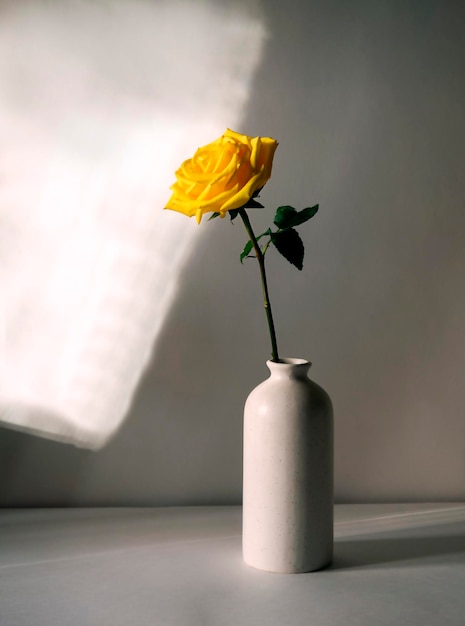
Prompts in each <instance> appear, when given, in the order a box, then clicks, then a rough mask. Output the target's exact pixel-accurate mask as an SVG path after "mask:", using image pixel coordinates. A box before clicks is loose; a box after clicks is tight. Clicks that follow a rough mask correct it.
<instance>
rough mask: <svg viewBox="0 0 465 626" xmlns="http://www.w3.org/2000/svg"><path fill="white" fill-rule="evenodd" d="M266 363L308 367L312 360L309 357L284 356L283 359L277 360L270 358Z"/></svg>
mask: <svg viewBox="0 0 465 626" xmlns="http://www.w3.org/2000/svg"><path fill="white" fill-rule="evenodd" d="M266 364H267V365H268V366H270V365H271V366H272V367H273V366H275V365H278V366H279V365H288V366H289V365H306V366H307V367H310V366H311V362H310V361H309V360H308V359H301V358H294V357H284V358H282V359H278V360H277V361H273V360H271V359H270V360H268V361H267V362H266Z"/></svg>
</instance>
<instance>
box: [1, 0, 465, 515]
mask: <svg viewBox="0 0 465 626" xmlns="http://www.w3.org/2000/svg"><path fill="white" fill-rule="evenodd" d="M262 9H263V13H264V15H265V19H266V23H267V28H268V30H269V35H270V36H269V39H268V42H267V46H266V49H265V54H264V59H263V62H262V65H261V66H260V68H259V71H258V73H257V76H256V79H255V81H254V89H253V91H252V93H251V96H250V101H249V105H248V108H247V111H246V115H245V117H244V119H243V123H242V125H241V127H240V128H238V129H237V130H240V131H242V132H245V133H247V134H251V135H270V136H272V137H275V138H277V139H278V140H279V142H280V146H279V149H278V152H277V154H276V159H275V167H274V173H273V178H272V180H271V182H270V183H269V184H268V185H267V187H266V188H265V190H264V192H263V194H262V199H263V201H264V202H265V203H266V204H267V206H269V207H270V209H271V208H273V209H274V207H275V206H278V205H279V204H283V203H290V204H293V205H294V206H296V207H297V208H303V207H304V206H308V205H309V204H313V203H316V202H319V204H320V213H319V214H318V216H317V217H315V219H314V220H312V221H311V222H309V223H308V224H307V225H306V226H305V227H303V228H302V229H301V233H302V237H303V239H304V242H305V246H306V260H305V264H304V270H303V272H301V273H299V272H298V271H297V270H295V269H294V268H292V267H291V266H290V265H288V264H287V263H286V262H285V261H284V260H282V259H281V258H277V255H273V254H272V253H270V254H269V262H268V263H269V273H270V289H271V294H272V302H273V306H274V311H275V317H276V325H277V331H278V339H279V342H280V347H281V353H282V354H283V355H287V356H303V357H306V358H309V359H310V360H311V361H312V362H313V366H312V369H311V374H312V375H313V378H314V379H315V380H316V381H317V382H319V383H320V384H321V385H323V386H324V387H325V388H326V389H327V390H328V392H329V393H330V395H331V397H332V399H333V402H334V407H335V426H336V441H335V444H336V460H335V470H336V476H335V478H336V484H335V487H336V499H337V500H338V501H343V502H347V501H358V502H362V501H370V502H373V501H404V500H416V501H418V500H458V499H463V498H464V497H465V411H464V408H463V407H464V405H465V391H464V387H463V383H462V379H463V372H464V371H465V333H464V331H463V319H464V318H465V287H464V280H463V268H464V265H465V212H464V196H465V194H464V192H465V177H464V174H463V171H464V164H465V141H464V140H465V118H464V115H463V111H464V110H465V84H464V82H465V81H464V76H465V46H464V40H465V4H464V3H463V2H454V1H452V0H449V1H447V0H446V1H439V0H438V1H428V0H421V1H420V0H418V1H414V0H407V1H402V2H401V1H400V0H399V1H396V0H391V1H389V0H384V1H383V0H375V1H368V0H366V1H363V0H353V1H352V2H346V1H344V0H340V1H329V2H328V1H327V0H314V1H311V2H308V1H307V0H288V1H287V2H286V3H283V2H278V1H275V0H273V1H264V2H263V3H262ZM210 139H211V138H210V137H208V138H206V142H207V141H209V140H210ZM186 156H188V155H186ZM270 216H271V210H270V211H268V212H267V211H263V212H262V213H260V214H258V213H257V214H256V215H255V214H254V215H253V218H254V224H255V225H256V226H257V229H260V228H261V227H262V226H263V227H267V226H268V223H269V221H270ZM192 228H197V227H196V225H195V223H194V222H192ZM200 228H202V229H203V231H204V232H203V233H202V238H201V239H200V243H201V245H199V247H198V248H197V249H196V250H195V252H194V253H193V255H192V257H191V259H190V261H189V263H188V265H187V266H186V268H185V270H184V272H183V274H182V276H181V282H180V291H179V295H178V298H177V300H176V302H175V304H174V306H173V309H172V311H171V314H170V316H169V318H168V320H167V322H166V324H165V327H164V329H163V331H162V334H161V337H160V340H159V341H158V343H157V346H156V350H155V351H154V354H153V358H152V361H151V363H150V367H149V368H148V370H147V371H146V373H145V376H144V378H143V380H142V381H141V383H140V386H139V389H138V392H137V395H136V397H135V401H134V403H133V406H132V408H131V410H130V414H129V416H128V418H127V420H126V421H125V423H124V426H123V428H122V429H121V430H120V432H119V433H118V434H117V435H116V436H115V438H114V439H113V440H112V441H111V442H110V443H109V444H108V446H107V447H106V448H104V449H103V450H101V451H100V452H97V453H94V452H88V451H84V450H79V449H75V448H73V447H70V446H66V445H63V444H59V443H54V442H50V441H46V440H41V439H38V438H34V437H32V436H28V435H24V434H21V433H15V432H11V431H8V430H6V429H0V504H1V505H2V506H16V505H20V506H23V505H25V506H27V505H124V504H134V505H164V504H169V505H172V504H192V503H198V504H204V503H238V502H240V499H241V478H242V477H241V439H242V432H241V429H242V407H243V402H244V399H245V397H246V395H247V393H248V392H249V391H250V390H251V389H252V388H253V387H254V386H255V385H256V384H257V383H258V382H260V380H262V379H263V378H265V376H266V374H267V370H266V367H265V365H264V362H265V360H266V358H267V357H268V354H269V347H268V338H267V334H266V326H265V318H264V314H263V310H262V307H261V298H260V288H259V280H258V274H257V268H256V267H255V265H254V262H253V261H252V260H250V261H248V262H247V263H245V264H244V266H241V265H240V264H239V262H238V254H239V252H240V250H241V249H242V246H243V244H244V241H245V237H244V233H243V232H242V230H241V225H240V224H237V225H231V224H230V223H229V220H224V221H223V220H217V221H214V222H210V223H208V222H205V223H202V225H201V226H200Z"/></svg>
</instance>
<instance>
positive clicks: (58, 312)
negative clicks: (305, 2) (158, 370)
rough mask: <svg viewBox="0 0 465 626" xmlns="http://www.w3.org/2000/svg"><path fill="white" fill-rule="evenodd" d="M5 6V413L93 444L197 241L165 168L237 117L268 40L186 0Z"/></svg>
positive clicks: (48, 433) (116, 421) (239, 19)
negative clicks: (171, 201)
mask: <svg viewBox="0 0 465 626" xmlns="http://www.w3.org/2000/svg"><path fill="white" fill-rule="evenodd" d="M0 14H1V16H2V19H1V22H0V24H1V25H0V92H1V93H2V100H1V101H0V136H1V138H2V151H1V154H0V284H1V294H0V311H1V313H0V324H1V326H2V329H0V331H1V332H2V337H0V343H1V345H0V358H1V360H2V362H1V364H0V367H1V370H0V373H1V376H0V422H1V423H3V425H6V426H9V427H12V428H17V429H24V430H26V431H28V432H32V433H35V434H39V435H41V436H45V437H48V438H52V439H56V440H59V441H63V442H69V443H74V444H75V445H78V446H82V447H86V448H91V449H98V448H99V447H101V446H102V445H104V444H105V443H106V442H107V441H108V439H109V438H110V437H111V435H112V434H114V433H115V432H116V430H117V428H118V427H119V426H120V424H121V422H122V420H123V418H124V415H125V413H126V412H127V410H128V407H129V404H130V402H131V397H132V395H133V393H134V391H135V389H136V386H137V384H138V382H139V380H140V377H141V374H142V372H143V370H144V367H145V366H146V365H147V363H148V360H149V358H150V354H151V351H152V349H153V346H154V343H155V341H156V338H157V335H158V334H159V332H160V330H161V328H162V326H163V323H164V320H165V319H166V316H167V314H168V313H169V309H170V305H171V303H172V301H173V297H174V295H175V293H176V285H177V282H176V281H177V277H178V275H179V272H180V270H181V269H182V267H183V265H184V264H185V262H186V259H187V256H188V254H189V251H190V250H191V249H192V246H193V244H194V240H195V238H197V237H199V233H200V231H199V229H198V228H197V227H196V224H195V222H194V220H189V219H187V218H186V217H184V216H182V215H179V214H176V213H172V212H170V211H162V210H161V209H162V207H163V206H164V203H165V202H166V200H167V199H168V197H169V185H170V184H171V182H172V181H173V172H174V170H175V169H176V167H177V166H178V165H179V164H180V162H181V161H182V160H183V159H185V158H187V157H189V156H191V154H192V153H193V151H194V150H195V148H196V147H197V146H199V145H202V144H204V143H207V142H208V141H210V140H212V139H215V138H216V137H217V136H218V135H220V134H221V133H222V132H223V131H224V129H225V128H226V127H227V126H229V127H233V128H234V127H237V124H238V123H239V120H240V118H241V113H242V112H243V109H244V106H245V104H246V102H247V98H248V94H249V91H250V87H251V81H252V78H253V74H254V71H255V69H256V67H257V65H258V63H259V61H260V55H261V50H262V46H263V43H264V38H265V32H264V29H263V26H262V25H261V22H260V20H259V19H257V18H256V17H254V16H252V15H251V14H250V12H249V11H248V10H246V9H245V8H244V7H242V8H241V5H237V4H236V5H235V7H234V8H229V9H226V8H224V7H220V6H217V3H214V2H205V1H202V2H200V1H197V2H196V1H193V0H190V1H189V2H180V1H179V0H178V1H174V0H170V1H169V2H155V3H153V2H152V3H151V2H141V1H133V0H131V1H130V0H127V1H126V2H120V1H114V2H102V3H100V4H99V3H83V2H62V3H60V4H56V3H42V2H35V3H32V2H30V3H29V2H23V1H20V2H18V3H11V4H7V5H5V6H3V7H2V8H0Z"/></svg>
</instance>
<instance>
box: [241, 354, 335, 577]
mask: <svg viewBox="0 0 465 626" xmlns="http://www.w3.org/2000/svg"><path fill="white" fill-rule="evenodd" d="M267 366H268V368H269V369H270V372H271V375H270V377H269V378H268V379H267V380H265V381H264V382H263V383H261V384H260V385H258V387H256V388H255V389H254V390H253V391H252V392H251V393H250V395H249V397H248V398H247V402H246V404H245V410H244V477H243V529H242V549H243V558H244V561H245V562H246V563H247V564H248V565H251V566H253V567H256V568H258V569H261V570H266V571H269V572H282V573H299V572H310V571H315V570H318V569H321V568H323V567H325V566H327V565H329V564H330V563H331V560H332V552H333V411H332V404H331V400H330V398H329V396H328V394H327V393H326V392H325V391H324V390H323V389H322V388H321V387H320V386H319V385H317V384H316V383H314V382H313V381H311V380H310V379H309V378H308V376H307V374H308V370H309V369H310V366H311V363H310V362H309V361H306V360H303V359H280V361H279V362H274V361H268V362H267Z"/></svg>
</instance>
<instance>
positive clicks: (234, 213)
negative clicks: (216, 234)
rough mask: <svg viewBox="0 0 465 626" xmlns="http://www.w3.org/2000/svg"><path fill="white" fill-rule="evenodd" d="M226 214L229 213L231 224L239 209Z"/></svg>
mask: <svg viewBox="0 0 465 626" xmlns="http://www.w3.org/2000/svg"><path fill="white" fill-rule="evenodd" d="M228 213H229V217H230V218H231V222H232V221H233V220H235V219H236V217H237V216H238V215H239V209H231V210H230V211H228Z"/></svg>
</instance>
